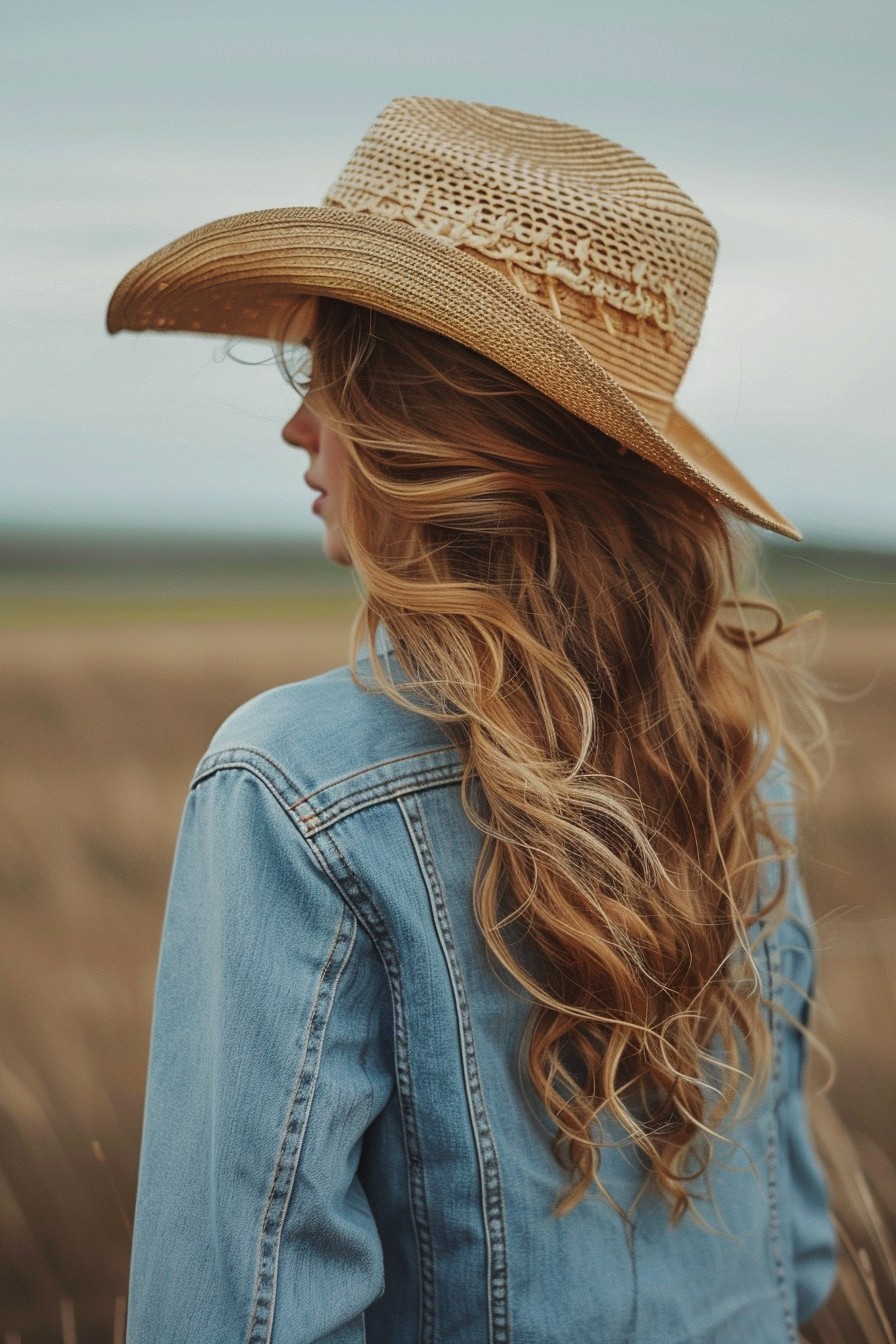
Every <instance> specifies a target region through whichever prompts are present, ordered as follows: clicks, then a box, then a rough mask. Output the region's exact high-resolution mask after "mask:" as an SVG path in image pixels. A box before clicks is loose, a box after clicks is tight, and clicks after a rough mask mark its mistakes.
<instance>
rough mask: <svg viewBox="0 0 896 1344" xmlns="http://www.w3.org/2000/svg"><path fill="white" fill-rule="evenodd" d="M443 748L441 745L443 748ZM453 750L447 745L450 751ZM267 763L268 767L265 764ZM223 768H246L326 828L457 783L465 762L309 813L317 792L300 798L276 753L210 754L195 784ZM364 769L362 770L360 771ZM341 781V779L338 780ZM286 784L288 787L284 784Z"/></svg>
mask: <svg viewBox="0 0 896 1344" xmlns="http://www.w3.org/2000/svg"><path fill="white" fill-rule="evenodd" d="M439 750H441V748H440V749H439ZM451 750H453V749H452V748H445V751H446V753H447V752H449V751H451ZM432 754H433V753H432V752H426V753H421V754H420V755H418V756H416V757H396V758H395V762H397V761H401V760H412V759H421V758H422V757H423V756H425V757H429V756H431V755H432ZM395 762H393V761H380V762H377V764H376V765H374V766H371V767H370V769H369V770H368V771H364V772H363V773H364V774H369V773H371V772H372V771H374V770H378V769H380V768H381V767H382V766H384V765H390V764H393V763H395ZM263 766H267V767H268V769H264V768H262V767H263ZM219 770H246V771H247V772H249V773H250V774H254V775H255V776H256V777H257V778H258V779H261V780H264V781H265V782H266V783H267V784H268V786H269V787H270V788H271V789H272V790H273V791H274V793H275V794H276V796H277V799H278V802H279V803H280V805H281V807H283V808H284V809H285V810H286V811H287V812H290V813H292V814H293V815H294V816H297V820H298V821H299V823H300V824H301V827H302V829H303V831H308V832H309V833H310V832H312V831H319V830H322V829H323V828H324V827H326V826H331V825H332V824H333V823H334V822H337V821H341V820H342V819H343V817H346V816H350V815H351V814H352V813H353V812H358V811H360V810H362V809H363V808H365V807H369V806H373V805H374V804H376V803H379V802H388V801H390V800H391V799H393V798H396V797H399V796H400V795H401V794H403V793H408V792H413V791H414V790H415V789H418V788H426V787H433V786H438V785H440V784H453V783H456V782H457V780H459V779H460V778H461V773H462V772H461V766H460V763H459V762H457V761H452V762H450V763H446V764H444V765H434V766H431V767H429V768H428V769H425V770H417V771H411V772H409V773H402V774H399V775H398V776H397V777H396V776H393V777H391V778H388V779H383V780H380V781H378V782H377V783H372V784H371V783H368V784H366V785H365V786H364V787H363V788H358V789H355V790H353V791H352V792H351V793H349V794H348V795H343V796H341V797H340V798H337V799H335V800H334V801H333V802H332V803H331V804H329V805H328V806H326V807H323V808H321V809H320V811H318V812H315V811H313V810H309V811H308V812H307V813H304V814H298V813H297V809H298V808H300V807H301V805H302V803H303V802H304V801H305V799H306V798H307V797H312V796H315V795H310V794H308V795H302V796H301V797H298V798H296V797H295V795H296V794H298V793H299V786H298V785H297V784H296V782H295V781H294V780H293V779H292V778H291V777H290V776H289V775H288V774H287V773H286V771H285V770H284V769H283V767H282V766H281V765H279V764H278V762H277V761H275V760H274V759H273V758H272V757H270V756H268V755H266V754H265V753H264V752H263V751H258V750H256V749H255V748H251V749H250V748H240V749H238V750H237V749H228V750H227V751H222V752H217V753H215V754H214V755H212V756H208V757H206V758H205V759H204V760H203V761H202V762H201V764H200V766H199V768H198V769H197V771H196V773H195V775H194V776H193V780H192V783H191V786H190V787H191V788H195V787H196V785H197V784H201V783H202V782H203V780H205V779H208V778H209V777H210V776H211V775H214V774H217V773H218V771H219ZM359 773H360V772H359ZM336 782H338V781H336ZM283 786H285V788H284V787H283ZM333 787H335V783H334V784H327V785H325V786H324V787H322V788H321V789H318V790H316V791H315V793H316V794H320V793H323V792H324V791H325V790H328V789H331V788H333ZM283 792H287V793H289V794H291V795H292V796H293V798H294V801H293V802H291V803H289V802H287V801H286V799H285V798H284V797H283Z"/></svg>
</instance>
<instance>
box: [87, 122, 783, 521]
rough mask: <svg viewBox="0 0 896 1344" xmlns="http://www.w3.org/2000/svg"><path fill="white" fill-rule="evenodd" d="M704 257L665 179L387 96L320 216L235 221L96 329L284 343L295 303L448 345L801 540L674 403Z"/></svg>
mask: <svg viewBox="0 0 896 1344" xmlns="http://www.w3.org/2000/svg"><path fill="white" fill-rule="evenodd" d="M715 255H716V235H715V231H714V229H713V227H712V225H711V224H710V223H709V221H708V220H707V219H706V217H705V216H704V215H703V214H702V213H701V211H700V210H699V209H698V208H697V207H696V206H695V205H694V203H693V201H691V200H690V198H689V197H688V196H686V195H685V194H684V192H682V191H681V190H680V189H679V188H678V187H676V186H675V184H674V183H672V182H670V181H669V179H668V178H667V177H665V176H663V174H662V173H660V172H658V171H657V169H656V168H653V167H651V165H650V164H648V163H646V162H645V161H644V160H643V159H641V158H639V157H638V156H637V155H636V154H633V153H631V151H630V150H627V149H623V148H622V146H621V145H616V144H614V143H613V142H612V141H610V140H604V139H603V138H602V137H600V136H597V135H594V134H592V133H591V132H590V131H584V130H580V129H579V128H577V127H574V126H566V125H563V124H561V123H559V122H555V121H549V120H547V119H545V118H543V117H534V116H528V115H526V114H524V113H521V112H511V111H508V110H506V109H504V108H498V107H487V106H484V105H482V104H479V103H462V102H454V101H450V100H446V99H436V98H399V99H396V100H395V101H394V102H392V103H390V104H389V105H388V106H387V107H386V108H385V110H384V111H383V112H382V113H381V114H380V116H379V117H378V118H377V119H376V121H375V122H374V123H373V125H372V126H371V128H370V130H369V131H368V132H367V134H366V135H365V136H364V138H363V140H362V141H361V143H360V145H359V146H358V148H357V149H356V151H355V153H354V154H353V155H352V157H351V159H350V160H349V162H348V164H347V165H346V167H345V169H344V170H343V172H342V174H341V176H340V177H339V178H338V179H337V181H336V183H335V184H334V186H333V187H332V188H331V190H330V192H329V193H328V195H327V197H326V200H325V203H324V204H323V205H322V206H310V207H309V206H287V207H284V208H283V209H277V210H258V211H254V212H253V213H251V214H244V215H233V216H231V217H230V218H228V219H221V220H217V221H215V222H214V223H212V224H206V225H204V226H203V227H202V228H199V229H195V230H194V231H193V232H192V233H187V234H185V235H184V236H183V237H182V238H178V239H177V240H176V241H175V242H173V243H170V244H169V245H168V246H167V247H163V248H162V249H161V250H160V251H158V252H155V253H153V255H152V256H150V257H147V258H146V260H145V261H142V262H140V264H139V265H138V266H135V267H134V269H133V270H132V271H130V272H129V273H128V274H127V275H126V276H125V278H124V279H123V280H122V281H121V283H120V284H119V286H118V288H117V289H116V290H115V293H114V294H113V296H112V301H111V303H110V304H109V312H108V318H107V322H108V327H109V330H110V331H111V332H116V331H121V330H123V329H127V330H131V331H143V330H155V331H197V332H209V333H218V334H220V335H228V336H250V337H261V338H264V339H268V340H277V339H282V337H283V336H284V333H286V332H287V331H288V327H289V320H290V317H291V315H293V314H294V313H295V311H296V306H297V302H298V301H299V300H300V299H301V297H302V296H304V295H315V294H317V295H330V296H332V297H335V298H339V299H347V300H350V301H351V302H354V303H358V304H363V305H365V306H367V307H370V308H376V309H379V310H380V311H382V312H385V313H390V314H392V315H393V316H395V317H399V318H403V319H404V320H405V321H407V322H411V323H414V324H416V325H417V326H420V327H425V328H427V329H429V330H431V331H436V332H440V333H441V334H442V335H445V336H450V337H451V338H452V339H453V340H455V341H458V342H460V343H461V344H462V345H465V346H467V347H469V348H470V349H472V350H476V351H478V352H479V353H480V354H483V355H486V356H487V357H488V358H490V359H492V360H494V361H496V362H497V363H498V364H501V365H503V367H504V368H506V369H509V370H510V371H511V372H512V373H515V374H516V375H517V376H518V377H520V378H522V379H523V380H524V381H525V382H527V383H529V384H530V385H531V386H532V387H535V388H537V389H538V391H540V392H543V393H545V394H546V395H547V396H549V397H551V398H552V399H553V400H554V401H556V402H559V404H560V405H561V406H564V407H565V408H566V409H567V410H569V411H572V412H573V413H574V414H576V415H578V416H580V417H581V418H582V419H583V420H586V421H588V423H589V424H592V425H595V426H597V428H598V429H601V430H603V431H604V432H605V433H606V434H608V435H610V436H611V437H612V438H614V439H616V440H617V441H618V443H620V444H621V445H622V446H623V447H625V448H628V449H631V450H633V451H634V452H636V453H640V454H641V456H642V457H645V458H648V459H649V460H650V461H651V462H654V463H656V465H657V466H658V467H660V468H661V469H662V470H663V471H666V472H668V473H670V474H671V475H673V476H677V477H678V478H679V479H680V480H683V481H685V482H687V483H688V484H689V485H691V486H693V488H694V489H695V490H698V491H699V492H700V493H701V494H703V495H704V496H706V497H708V498H709V499H711V500H713V501H715V502H716V503H717V504H721V505H723V506H725V507H727V508H729V509H732V510H734V512H735V513H738V514H740V515H741V516H743V517H744V518H747V519H749V520H750V521H751V522H753V523H758V524H760V526H762V527H766V528H769V529H770V530H772V531H773V532H781V533H783V534H784V535H785V536H788V537H796V538H798V537H799V535H800V534H799V532H798V531H797V530H796V528H795V527H794V526H793V524H792V523H790V522H788V520H787V519H786V518H784V517H783V516H782V515H781V514H780V513H778V512H777V510H776V509H774V508H773V507H772V505H771V504H769V503H768V501H767V500H765V499H764V498H763V497H762V495H761V494H759V492H758V491H757V490H756V489H755V488H754V487H753V486H752V485H751V484H750V482H749V481H748V480H747V479H746V477H745V476H743V475H742V474H741V472H740V471H738V469H737V468H736V467H735V466H734V464H733V463H732V462H730V461H729V459H728V458H727V457H725V456H724V454H723V453H721V452H720V451H719V449H718V448H716V446H715V445H714V444H713V443H711V442H710V440H709V439H708V438H706V436H705V435H704V434H702V433H701V431H700V430H699V429H697V427H696V426H695V425H693V424H692V423H691V422H690V421H689V420H687V419H686V418H685V416H683V415H682V414H681V412H680V411H679V410H678V409H677V408H676V406H675V403H674V396H675V392H676V391H677V389H678V386H679V383H680V382H681V378H682V375H683V374H684V370H685V368H686V366H687V362H688V359H689V357H690V354H691V351H692V350H693V348H694V345H695V344H696V341H697V336H698V333H699V331H700V324H701V321H702V318H703V310H704V307H705V305H706V297H707V293H708V291H709V284H710V279H711V276H712V269H713V263H714V261H715Z"/></svg>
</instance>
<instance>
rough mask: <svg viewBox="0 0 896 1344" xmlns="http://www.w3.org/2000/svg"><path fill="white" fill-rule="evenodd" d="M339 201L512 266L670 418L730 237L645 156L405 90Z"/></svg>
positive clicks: (362, 150)
mask: <svg viewBox="0 0 896 1344" xmlns="http://www.w3.org/2000/svg"><path fill="white" fill-rule="evenodd" d="M326 204H327V205H331V206H338V207H341V208H342V209H346V210H350V211H353V212H356V213H361V214H372V215H379V216H381V217H384V218H388V219H393V220H401V221H404V222H406V223H407V224H408V225H410V226H411V227H413V228H415V229H418V230H420V231H421V232H424V233H427V234H429V235H431V236H434V237H438V238H441V239H443V240H444V241H446V242H447V243H450V244H453V245H454V246H457V247H459V248H462V249H463V250H464V251H469V252H471V253H473V254H475V255H477V256H478V257H480V258H481V259H482V260H483V261H485V262H488V263H489V264H491V265H493V266H496V267H498V268H500V269H501V270H503V271H504V272H505V274H506V275H507V276H508V277H509V278H510V279H511V280H512V281H513V282H514V284H515V285H516V286H517V287H518V288H520V289H522V290H523V291H524V292H526V293H527V294H528V296H529V297H530V298H532V299H533V300H535V301H536V302H537V303H539V304H541V305H543V306H544V307H547V308H548V309H549V310H550V311H551V312H552V313H553V315H554V316H555V317H556V318H558V319H559V320H560V321H562V322H563V323H564V325H565V326H567V327H568V328H570V329H571V330H572V331H573V333H574V334H575V335H576V336H577V337H578V339H579V340H580V341H581V342H582V344H583V345H585V347H586V348H587V349H588V350H589V351H590V353H592V354H593V355H594V356H595V357H596V358H597V359H599V360H600V362H601V363H603V364H604V365H605V367H607V368H608V369H609V371H610V372H611V373H612V374H613V375H614V376H615V377H617V378H618V380H619V381H620V382H622V384H623V385H624V386H627V387H629V388H631V389H632V393H633V395H634V396H635V399H636V400H638V401H639V402H641V403H642V406H643V409H644V410H645V412H646V413H647V414H649V415H650V418H651V419H652V420H653V421H654V422H655V423H661V421H662V419H663V418H664V416H665V414H666V413H667V408H668V407H670V406H671V398H672V395H673V394H674V392H675V390H676V388H677V387H678V384H679V383H680V381H681V377H682V374H683V373H684V370H685V367H686V365H687V361H688V358H689V357H690V354H691V351H692V349H693V347H694V345H695V343H696V340H697V336H698V334H699V331H700V325H701V322H702V319H703V312H704V309H705V306H706V298H707V295H708V292H709V285H710V281H711V278H712V270H713V265H714V262H715V255H716V248H717V240H716V234H715V230H714V229H713V227H712V225H711V224H710V222H709V220H708V219H707V218H706V216H705V215H704V214H703V213H702V211H700V210H699V208H698V207H697V206H696V205H695V204H694V202H693V201H692V200H691V199H690V197H688V196H687V195H686V194H685V193H684V192H683V191H682V190H681V189H680V188H679V187H677V186H676V185H675V183H673V182H671V181H670V180H669V178H667V177H666V176H665V175H664V174H662V173H661V172H659V170H658V169H656V168H654V167H653V166H652V165H651V164H650V163H648V162H647V161H646V160H644V159H642V158H641V157H640V156H639V155H637V154H634V153H632V151H631V150H628V149H625V148H624V147H623V146H621V145H617V144H615V143H614V142H613V141H611V140H607V139H604V138H603V137H602V136H599V135H595V134H593V133H592V132H590V131H586V130H582V129H581V128H579V127H576V126H568V125H565V124H564V123H561V122H557V121H552V120H549V119H548V118H545V117H536V116H532V115H529V114H526V113H521V112H514V111H510V110H509V109H506V108H499V107H489V106H486V105H484V104H479V103H465V102H457V101H453V100H449V99H435V98H399V99H396V100H395V101H393V102H391V103H389V105H388V106H387V107H386V108H385V109H384V110H383V112H382V113H381V114H380V115H379V117H378V118H377V119H376V121H375V122H374V123H373V125H372V126H371V127H370V129H369V131H368V132H367V134H366V135H365V136H364V138H363V140H362V141H361V143H360V144H359V145H358V147H357V149H356V150H355V152H354V154H353V155H352V157H351V159H350V160H349V162H348V163H347V164H346V166H345V168H344V169H343V171H342V173H341V174H340V176H339V178H338V179H337V181H336V182H335V183H334V185H333V186H332V187H331V189H330V191H329V193H328V194H327V197H326Z"/></svg>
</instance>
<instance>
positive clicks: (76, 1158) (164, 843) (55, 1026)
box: [0, 601, 896, 1344]
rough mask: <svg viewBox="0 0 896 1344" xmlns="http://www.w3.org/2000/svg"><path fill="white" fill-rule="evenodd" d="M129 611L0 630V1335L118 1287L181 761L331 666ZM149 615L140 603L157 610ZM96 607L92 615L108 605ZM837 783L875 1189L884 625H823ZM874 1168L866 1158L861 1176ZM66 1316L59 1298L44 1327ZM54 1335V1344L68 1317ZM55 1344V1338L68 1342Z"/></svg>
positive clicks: (90, 1316)
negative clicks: (224, 728)
mask: <svg viewBox="0 0 896 1344" xmlns="http://www.w3.org/2000/svg"><path fill="white" fill-rule="evenodd" d="M322 612H323V608H321V609H319V610H318V609H316V608H312V607H309V608H307V609H306V612H305V616H304V618H303V619H302V620H300V621H298V620H296V619H284V618H282V616H281V617H277V615H276V613H275V614H273V615H271V616H269V617H268V618H267V619H265V620H257V619H256V620H254V621H250V620H245V619H244V620H237V619H222V618H221V615H222V613H221V612H220V611H219V612H218V619H214V620H208V621H199V620H195V619H192V620H191V619H183V617H184V616H189V615H190V612H188V611H186V609H182V610H181V611H180V612H179V613H177V612H175V613H172V612H170V611H169V612H166V613H163V614H164V615H166V617H167V618H166V619H152V620H138V619H129V618H128V616H127V612H124V613H121V612H119V613H118V615H119V618H120V619H118V620H116V621H114V622H112V623H103V621H102V619H101V618H100V617H97V618H96V619H92V620H89V621H87V622H85V621H83V620H81V621H80V622H79V623H75V624H66V623H59V622H58V620H56V621H54V622H52V623H48V624H43V625H35V624H33V623H32V624H31V625H30V626H29V625H27V624H23V623H19V628H10V629H6V630H5V631H4V632H3V646H4V653H5V656H4V658H3V663H2V669H0V721H2V742H3V747H2V754H0V810H2V818H3V822H2V841H0V872H2V884H3V896H2V907H0V914H2V930H0V957H2V978H0V1151H2V1157H0V1244H2V1247H3V1253H2V1265H0V1337H3V1336H4V1332H5V1339H6V1341H12V1340H14V1339H15V1338H16V1337H19V1338H20V1339H21V1341H22V1344H42V1341H49V1340H58V1339H61V1338H63V1330H62V1326H61V1324H60V1305H59V1304H60V1301H67V1300H74V1302H75V1313H76V1316H77V1321H78V1340H79V1341H80V1344H90V1341H92V1340H96V1341H101V1340H102V1341H109V1340H111V1339H112V1338H113V1311H114V1303H115V1299H116V1298H117V1297H119V1298H120V1297H121V1296H122V1295H123V1294H124V1292H125V1289H126V1281H127V1258H128V1223H129V1217H130V1211H131V1207H132V1203H133V1197H134V1189H135V1180H136V1171H137V1154H138V1144H139V1132H140V1115H141V1104H142V1091H143V1080H144V1070H145V1063H146V1051H147V1042H148V1029H149V1013H150V1005H151V995H152V985H153V976H154V969H155V957H156V949H157V942H158V936H159V929H160V923H161V918H162V912H163V904H164V898H165V888H166V882H167V875H168V868H169V864H170V860H171V855H172V850H173V846H174V841H175V836H176V831H177V826H178V820H179V814H180V810H181V807H182V804H183V799H184V795H185V791H186V789H187V786H188V783H189V779H190V775H191V772H192V769H193V766H194V764H195V762H196V761H197V759H198V758H199V756H200V755H201V753H202V751H203V749H204V747H205V745H206V743H207V742H208V739H209V738H210V736H211V734H212V732H213V731H214V729H215V728H216V727H217V725H218V724H219V722H220V721H221V720H222V719H223V718H224V717H225V716H226V715H227V714H228V713H229V712H230V710H232V709H233V708H234V707H235V706H236V705H238V704H239V703H240V702H242V701H243V700H245V699H246V698H247V697H249V696H251V695H253V694H254V693H256V692H258V691H261V690H263V689H265V688H266V687H269V686H272V685H275V684H277V683H280V682H283V681H289V680H294V679H297V678H301V677H305V676H308V675H310V674H312V673H314V672H317V671H320V670H322V669H324V668H327V667H330V666H333V665H335V664H337V663H339V662H341V661H344V655H345V650H346V647H347V631H348V626H349V617H348V615H347V608H346V604H345V602H344V601H343V602H342V610H341V612H339V613H338V614H336V615H335V616H330V617H328V616H326V615H324V614H322ZM158 615H159V613H158V612H156V617H158ZM107 617H108V613H107ZM819 671H820V673H821V674H822V675H823V677H824V678H825V679H826V680H827V681H828V682H829V683H830V684H832V685H833V686H834V687H835V688H836V690H837V691H838V692H839V693H840V697H841V698H839V699H838V700H837V701H836V702H835V703H833V704H832V705H831V706H830V713H831V717H832V720H833V723H834V728H835V734H836V737H837V740H838V753H837V763H836V769H835V772H834V774H833V776H832V777H831V778H830V779H829V781H828V782H827V784H826V786H825V788H824V791H823V793H822V796H821V798H820V800H819V802H818V803H817V805H816V806H815V807H814V809H813V812H812V815H811V816H810V817H808V818H807V820H806V830H805V859H804V870H805V874H806V878H807V881H808V884H809V887H810V890H811V892H812V894H813V899H814V906H815V909H816V913H817V915H818V917H819V921H820V931H821V933H820V937H821V943H822V946H823V964H822V997H823V1000H824V1011H823V1014H822V1015H821V1017H820V1019H819V1022H818V1027H819V1030H820V1032H821V1035H822V1036H823V1037H824V1038H825V1040H826V1041H827V1042H828V1043H829V1044H830V1046H831V1048H832V1049H833V1051H834V1054H835V1056H836V1059H837V1065H838V1077H837V1081H836V1084H835V1087H834V1096H835V1099H836V1101H837V1104H838V1107H839V1108H840V1111H841V1114H842V1115H843V1116H844V1118H845V1119H846V1121H847V1123H848V1125H849V1126H850V1128H851V1129H852V1131H853V1133H854V1134H855V1135H859V1136H864V1137H863V1138H862V1143H863V1152H864V1154H865V1157H866V1161H867V1162H868V1164H869V1167H870V1168H871V1169H872V1170H874V1171H876V1172H878V1173H879V1179H878V1186H879V1193H880V1194H881V1196H882V1198H883V1199H884V1201H885V1202H887V1201H889V1203H890V1212H891V1214H893V1213H896V1191H893V1190H892V1189H890V1188H888V1187H887V1181H888V1180H890V1179H891V1178H890V1177H889V1174H888V1173H889V1168H888V1167H887V1165H886V1164H885V1163H884V1162H883V1161H880V1160H879V1154H881V1153H885V1154H889V1155H890V1156H894V1155H896V1133H894V1116H896V1032H894V1029H893V1028H894V1021H896V901H894V895H896V893H894V873H896V760H894V746H893V744H894V742H896V621H891V620H888V619H886V618H885V616H884V615H883V614H881V615H879V616H872V617H871V618H865V619H861V620H860V619H855V618H852V619H851V618H846V617H841V618H837V619H835V620H833V621H832V623H831V626H830V629H829V632H828V635H827V641H826V645H825V648H824V651H823V654H822V656H821V660H820V663H819ZM875 1164H877V1165H875ZM68 1312H70V1308H68V1307H63V1315H65V1314H66V1313H68ZM68 1330H69V1333H68V1340H71V1339H72V1338H73V1335H72V1334H71V1328H70V1322H69V1326H68ZM67 1344H68V1341H67Z"/></svg>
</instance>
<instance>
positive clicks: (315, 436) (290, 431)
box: [282, 403, 320, 453]
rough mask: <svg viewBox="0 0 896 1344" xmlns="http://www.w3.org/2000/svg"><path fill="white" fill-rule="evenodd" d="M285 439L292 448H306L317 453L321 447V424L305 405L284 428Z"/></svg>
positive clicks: (309, 451)
mask: <svg viewBox="0 0 896 1344" xmlns="http://www.w3.org/2000/svg"><path fill="white" fill-rule="evenodd" d="M282 433H283V438H284V440H285V441H286V442H287V443H288V444H289V445H290V447H291V448H304V449H305V452H306V453H316V452H317V450H318V448H319V446H320V422H319V420H318V419H317V417H316V416H315V415H313V414H312V413H311V411H309V409H308V407H307V406H306V405H305V404H304V403H303V404H302V405H301V406H300V407H299V409H298V410H297V411H296V413H295V415H294V416H293V417H292V419H291V420H287V422H286V424H285V425H284V426H283V431H282Z"/></svg>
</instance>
